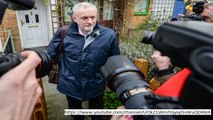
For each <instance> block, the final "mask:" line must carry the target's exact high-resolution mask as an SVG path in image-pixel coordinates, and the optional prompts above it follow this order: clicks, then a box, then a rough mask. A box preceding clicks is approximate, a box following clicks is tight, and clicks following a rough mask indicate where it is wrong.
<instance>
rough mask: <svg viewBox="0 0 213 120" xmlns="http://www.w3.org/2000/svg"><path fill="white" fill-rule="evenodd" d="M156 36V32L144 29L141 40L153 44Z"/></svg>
mask: <svg viewBox="0 0 213 120" xmlns="http://www.w3.org/2000/svg"><path fill="white" fill-rule="evenodd" d="M154 36H155V32H152V31H147V30H144V37H143V39H142V41H141V42H142V43H144V44H151V42H152V39H153V38H154Z"/></svg>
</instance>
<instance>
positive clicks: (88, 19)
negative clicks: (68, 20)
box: [73, 7, 97, 33]
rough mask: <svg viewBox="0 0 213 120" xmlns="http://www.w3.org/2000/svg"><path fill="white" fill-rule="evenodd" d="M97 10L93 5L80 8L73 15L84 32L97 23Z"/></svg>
mask: <svg viewBox="0 0 213 120" xmlns="http://www.w3.org/2000/svg"><path fill="white" fill-rule="evenodd" d="M96 16H97V13H96V10H95V9H94V8H92V7H88V8H82V7H81V8H80V9H79V11H78V12H77V13H76V14H75V15H73V20H74V21H75V22H76V23H77V24H78V27H79V28H80V29H81V31H82V32H87V33H88V32H90V31H91V30H92V29H93V28H94V26H95V24H96Z"/></svg>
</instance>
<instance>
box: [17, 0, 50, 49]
mask: <svg viewBox="0 0 213 120" xmlns="http://www.w3.org/2000/svg"><path fill="white" fill-rule="evenodd" d="M39 1H40V0H37V1H36V5H35V8H34V9H32V10H25V11H18V12H17V16H18V24H19V25H18V26H19V32H20V37H21V44H22V49H25V48H33V47H42V46H47V44H48V31H47V23H46V21H47V20H46V17H45V16H46V15H45V9H44V5H43V4H41V3H40V2H39ZM45 23H46V24H45Z"/></svg>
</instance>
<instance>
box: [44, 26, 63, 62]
mask: <svg viewBox="0 0 213 120" xmlns="http://www.w3.org/2000/svg"><path fill="white" fill-rule="evenodd" d="M60 40H61V27H60V28H59V29H58V30H57V31H56V33H55V34H54V36H53V38H52V40H51V41H50V43H49V45H48V47H47V49H46V53H47V55H48V56H49V58H50V59H51V61H52V60H54V59H55V56H56V54H57V51H58V47H59V44H60Z"/></svg>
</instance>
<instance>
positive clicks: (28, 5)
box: [0, 0, 51, 78]
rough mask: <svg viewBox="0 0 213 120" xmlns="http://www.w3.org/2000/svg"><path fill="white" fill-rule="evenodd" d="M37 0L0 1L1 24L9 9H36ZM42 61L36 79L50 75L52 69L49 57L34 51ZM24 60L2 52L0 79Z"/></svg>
mask: <svg viewBox="0 0 213 120" xmlns="http://www.w3.org/2000/svg"><path fill="white" fill-rule="evenodd" d="M34 5H35V0H0V23H1V22H2V19H3V16H4V13H5V10H6V9H7V8H9V9H14V10H28V9H32V8H34ZM34 51H35V52H37V54H38V55H39V56H40V58H41V59H42V63H41V64H40V65H39V66H37V67H36V77H37V78H40V77H43V76H45V75H47V74H48V72H49V71H50V69H51V61H50V58H49V56H48V55H47V54H46V53H45V52H43V51H39V50H34ZM23 60H24V59H23V58H22V57H21V56H20V54H9V53H3V52H0V77H1V76H2V75H3V74H4V73H6V72H7V71H9V70H11V69H13V68H14V67H16V66H17V65H18V64H20V63H21V62H22V61H23Z"/></svg>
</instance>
